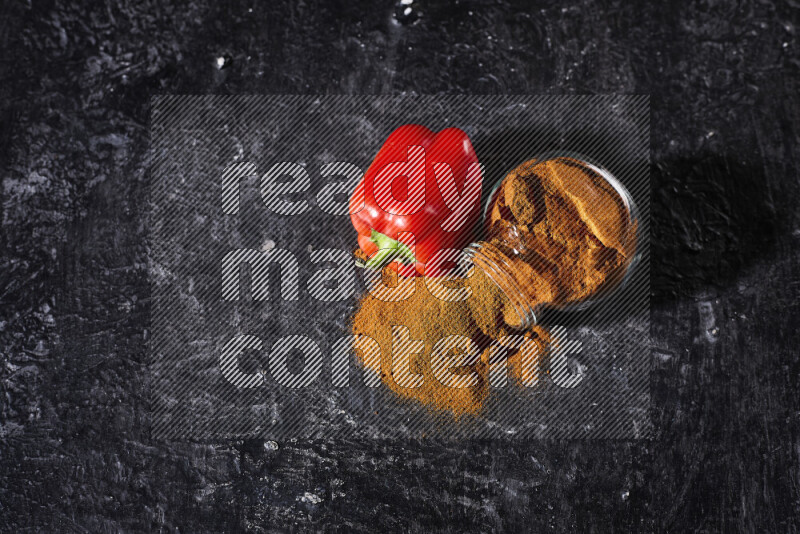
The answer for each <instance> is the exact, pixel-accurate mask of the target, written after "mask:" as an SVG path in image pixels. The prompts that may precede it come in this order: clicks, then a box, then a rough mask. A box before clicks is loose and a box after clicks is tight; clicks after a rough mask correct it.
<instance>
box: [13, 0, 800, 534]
mask: <svg viewBox="0 0 800 534" xmlns="http://www.w3.org/2000/svg"><path fill="white" fill-rule="evenodd" d="M87 5H90V6H91V7H78V6H64V5H59V6H57V7H56V6H55V5H54V4H53V3H51V2H35V1H33V2H26V1H24V0H12V1H9V2H4V3H3V4H2V6H1V7H0V43H1V44H2V57H0V81H1V82H2V83H0V96H2V104H0V106H1V107H0V163H2V180H3V190H2V199H3V202H2V208H0V209H1V210H2V212H1V215H2V234H1V239H2V241H0V247H2V256H1V259H0V261H2V264H1V266H0V299H1V301H2V306H1V307H0V347H1V348H2V355H3V367H2V369H0V373H2V374H1V375H0V380H1V381H0V384H2V385H1V386H0V387H2V399H1V400H0V424H1V425H2V426H0V526H2V528H3V530H4V531H8V532H21V531H26V530H31V531H36V530H39V531H43V532H117V531H145V532H147V531H155V532H158V531H165V532H166V531H169V532H175V531H180V532H203V531H212V532H213V531H219V532H222V531H252V532H270V531H287V530H314V529H319V530H322V529H325V528H329V529H331V530H337V529H338V530H341V531H348V532H353V531H355V532H358V531H369V530H377V529H380V530H398V531H400V530H402V531H408V530H411V531H419V532H423V531H431V530H443V531H451V532H456V531H468V532H472V531H475V532H477V531H503V530H505V531H522V530H535V531H542V530H557V531H563V530H578V531H597V532H605V531H609V530H612V529H615V530H619V531H659V530H672V531H683V530H698V531H708V532H712V531H737V530H738V531H767V532H796V531H798V530H800V400H799V399H800V386H799V385H798V380H799V379H800V376H799V375H800V363H798V362H800V359H798V357H797V355H796V346H797V344H798V341H800V339H799V338H798V335H797V332H796V329H797V327H798V320H797V316H798V311H800V310H798V307H799V306H798V296H800V295H798V293H800V291H799V289H800V282H799V281H798V269H799V268H800V252H798V247H797V245H798V241H800V226H799V225H798V217H797V216H798V208H797V207H796V204H797V198H798V197H797V194H798V177H797V170H796V169H797V158H798V136H799V135H800V134H798V127H797V118H798V111H800V106H799V105H798V98H797V93H798V69H799V68H800V61H798V59H797V58H798V55H799V54H798V37H797V32H798V29H797V24H798V19H799V18H800V17H798V13H799V11H800V7H798V4H797V3H796V2H794V1H787V2H774V3H773V2H769V1H755V0H754V1H749V2H748V1H742V2H728V3H723V2H714V1H705V2H696V3H692V4H687V5H685V6H683V7H681V8H678V7H675V8H668V7H664V6H663V5H662V4H661V3H656V2H652V3H646V4H645V3H635V2H606V3H604V7H598V6H595V5H594V4H590V3H589V2H545V3H541V4H540V6H537V7H534V8H529V7H523V6H522V4H521V3H520V4H507V3H504V2H497V3H494V2H459V3H454V4H450V3H441V4H436V5H433V4H432V3H431V2H428V1H425V0H419V1H416V0H415V2H414V3H413V4H412V7H411V12H409V13H408V14H405V7H403V6H400V5H395V4H392V3H389V2H383V3H378V4H376V5H371V4H368V3H366V2H363V3H362V2H327V3H322V2H318V3H296V4H293V5H291V6H290V5H282V4H278V3H266V2H264V3H260V4H256V3H255V2H231V3H225V2H204V3H189V4H185V5H182V6H180V7H178V6H172V5H169V4H166V3H163V2H155V1H151V2H140V3H136V4H135V5H134V4H133V3H129V2H119V3H114V4H113V5H112V4H109V5H105V4H102V3H87ZM640 5H641V6H645V5H646V6H649V7H647V8H643V7H637V6H640ZM250 9H252V12H251V11H250ZM398 20H400V21H399V22H398ZM218 58H222V59H221V60H219V61H218ZM220 67H221V68H220ZM401 91H415V92H419V93H435V92H442V91H454V92H474V93H494V92H511V93H524V92H545V93H574V92H620V93H651V94H652V100H651V102H652V109H653V110H652V116H651V125H652V149H653V150H652V156H653V162H654V164H653V177H652V180H653V211H652V217H653V234H654V236H653V237H654V240H653V244H654V250H653V258H654V261H653V273H652V274H653V314H652V321H653V328H652V337H653V345H654V348H653V377H652V391H653V419H654V423H655V426H656V430H657V432H658V436H659V437H658V438H657V439H655V440H653V441H639V442H610V441H575V442H567V443H564V442H552V443H549V442H499V443H498V442H472V443H465V444H463V445H460V446H453V445H445V444H437V443H435V442H430V441H422V442H403V443H396V442H378V443H376V442H355V441H353V442H348V441H342V440H337V441H335V442H319V441H318V442H312V443H309V442H285V443H277V444H276V443H273V442H267V443H264V442H243V443H235V444H226V445H218V446H211V445H196V444H187V443H159V442H153V441H151V440H150V439H149V437H148V404H147V398H148V390H147V383H146V361H145V355H146V349H145V343H146V341H147V321H148V282H147V268H146V263H147V248H146V235H147V228H146V226H145V224H144V221H145V218H144V207H145V205H146V194H147V172H146V168H147V146H148V129H147V120H148V105H149V96H150V95H151V94H155V93H175V92H188V93H209V92H214V93H295V92H299V93H317V92H321V93H376V92H401Z"/></svg>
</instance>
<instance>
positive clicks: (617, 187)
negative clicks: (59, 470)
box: [483, 150, 645, 325]
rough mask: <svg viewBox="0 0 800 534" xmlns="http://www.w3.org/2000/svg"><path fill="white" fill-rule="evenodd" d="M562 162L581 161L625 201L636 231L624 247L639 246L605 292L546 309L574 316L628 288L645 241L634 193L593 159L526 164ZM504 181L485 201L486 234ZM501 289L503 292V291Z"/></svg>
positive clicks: (545, 156) (544, 156)
mask: <svg viewBox="0 0 800 534" xmlns="http://www.w3.org/2000/svg"><path fill="white" fill-rule="evenodd" d="M560 158H569V159H573V160H577V161H580V162H581V163H583V164H585V165H586V166H587V167H588V168H589V169H590V170H592V171H593V172H594V173H595V174H597V175H598V176H600V177H601V178H602V179H603V180H605V182H606V183H608V185H609V186H611V187H612V188H613V189H614V191H615V192H616V193H617V195H619V198H620V200H621V201H622V203H623V205H624V206H625V208H626V210H627V213H628V224H629V227H630V228H632V229H633V230H632V233H630V234H629V235H628V236H627V241H626V243H625V244H626V245H627V244H628V243H630V242H633V243H634V244H635V245H636V248H635V251H634V252H633V254H632V255H631V257H630V259H629V260H628V261H627V265H626V267H625V271H624V273H623V274H622V276H621V277H620V278H619V280H618V281H617V282H615V283H614V284H612V285H610V286H608V287H607V288H605V289H602V290H601V291H600V292H599V293H598V294H596V295H593V296H591V297H589V298H587V299H585V300H582V301H577V302H570V303H566V304H560V305H553V304H550V305H547V307H548V308H551V309H553V310H558V311H564V312H575V311H583V310H585V309H587V308H588V307H590V306H593V305H594V304H596V303H597V302H598V301H602V300H605V299H606V298H608V297H609V296H610V295H611V294H612V293H614V292H615V290H617V289H619V288H621V287H623V286H625V285H626V284H628V283H629V282H630V279H631V278H632V276H633V273H634V271H636V267H637V266H638V265H639V263H640V261H641V259H642V250H643V248H644V247H642V246H641V245H642V240H643V238H644V237H645V229H644V228H643V227H642V224H641V218H640V212H639V208H638V206H637V205H636V202H634V200H633V196H632V195H631V193H630V192H629V191H628V189H627V188H626V187H625V185H623V184H622V182H620V181H619V179H617V177H616V176H614V175H613V174H612V173H611V171H609V170H608V169H606V168H605V167H603V166H602V165H601V164H600V163H598V162H596V161H594V160H593V159H592V158H589V157H587V156H584V155H583V154H580V153H578V152H572V151H568V150H560V151H551V152H544V153H541V154H538V155H536V156H534V157H532V158H529V159H528V160H526V161H529V162H537V163H538V162H544V161H549V160H555V159H560ZM505 178H506V176H502V177H501V178H499V179H498V180H496V182H495V183H494V185H492V188H491V190H490V191H489V194H488V195H486V197H485V199H486V200H485V204H484V206H483V221H484V228H483V230H484V231H486V228H485V224H486V221H487V220H488V217H489V211H490V208H491V206H492V204H493V201H494V200H495V197H496V196H497V194H498V191H499V189H500V187H501V186H502V185H503V182H504V181H505ZM487 244H488V243H487ZM498 252H499V251H498ZM494 271H495V272H497V269H496V268H495V269H494ZM490 278H491V279H492V281H494V282H495V283H498V279H499V280H501V281H502V280H503V279H509V278H510V277H509V276H508V275H506V274H505V273H499V272H497V278H495V277H492V276H491V275H490ZM498 285H499V284H498ZM500 289H503V288H502V287H500ZM523 313H524V312H523ZM535 316H536V315H535V314H534V317H535ZM532 324H533V325H535V324H536V322H535V321H534V322H533V323H532Z"/></svg>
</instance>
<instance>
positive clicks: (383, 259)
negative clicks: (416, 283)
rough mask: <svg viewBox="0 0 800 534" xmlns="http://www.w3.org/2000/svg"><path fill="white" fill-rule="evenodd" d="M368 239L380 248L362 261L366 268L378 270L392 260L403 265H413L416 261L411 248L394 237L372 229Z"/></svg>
mask: <svg viewBox="0 0 800 534" xmlns="http://www.w3.org/2000/svg"><path fill="white" fill-rule="evenodd" d="M369 239H370V241H372V242H373V243H375V245H377V247H378V249H380V250H378V252H376V253H375V254H374V255H373V256H372V257H371V258H370V259H369V260H367V261H366V262H364V267H366V268H368V269H375V270H380V269H383V268H384V267H385V266H386V265H388V264H389V263H391V262H393V261H399V262H400V263H403V264H405V265H413V264H414V263H415V262H416V261H417V259H416V257H415V256H414V253H413V252H412V251H411V249H410V248H408V246H406V245H404V244H403V243H401V242H400V241H398V240H396V239H392V238H391V237H389V236H387V235H384V234H382V233H380V232H377V231H375V230H372V233H371V234H370V237H369Z"/></svg>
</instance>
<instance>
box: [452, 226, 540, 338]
mask: <svg viewBox="0 0 800 534" xmlns="http://www.w3.org/2000/svg"><path fill="white" fill-rule="evenodd" d="M464 252H465V254H466V255H467V257H468V258H469V259H470V260H472V263H473V265H475V267H476V268H478V269H481V270H482V271H483V272H484V274H485V275H486V277H487V278H489V280H491V281H492V282H493V283H494V284H495V285H496V286H497V287H498V288H499V289H500V291H502V292H503V294H504V295H505V297H506V298H507V299H508V301H509V302H510V303H511V305H512V307H513V308H514V310H515V311H516V313H517V316H518V321H517V322H516V324H513V325H512V324H509V326H511V327H513V328H517V329H520V330H525V329H528V328H530V327H532V326H535V325H536V324H537V322H538V315H539V310H538V308H539V306H540V303H539V302H537V300H536V295H530V294H527V293H526V291H525V289H524V288H525V286H526V284H525V283H524V281H521V280H519V279H518V276H519V273H518V272H517V271H516V270H515V269H514V266H513V265H512V262H511V261H510V259H509V258H508V256H507V255H506V254H505V253H503V252H502V251H501V250H500V249H499V248H497V247H496V246H495V245H493V244H492V243H490V242H488V241H477V242H475V243H471V244H470V245H468V246H467V248H466V249H465V250H464Z"/></svg>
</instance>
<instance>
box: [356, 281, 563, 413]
mask: <svg viewBox="0 0 800 534" xmlns="http://www.w3.org/2000/svg"><path fill="white" fill-rule="evenodd" d="M383 274H384V282H388V283H387V286H389V287H392V286H396V284H398V283H407V284H414V286H415V287H414V292H413V294H412V295H411V297H410V298H408V299H407V300H403V301H398V302H384V301H383V300H380V299H378V298H375V296H373V295H372V294H370V293H367V294H366V295H365V296H364V297H363V298H362V299H361V301H360V302H359V308H358V311H357V313H356V314H355V317H354V318H353V323H352V329H353V333H354V334H362V335H367V336H369V337H371V338H373V339H374V340H375V341H377V342H378V344H379V345H380V348H381V360H380V368H376V367H373V369H374V370H375V371H377V372H380V375H381V379H382V380H383V383H384V384H386V385H387V386H388V387H389V389H391V390H392V391H394V392H395V393H397V394H398V395H400V396H401V397H404V398H406V399H411V400H414V401H417V402H420V403H423V404H425V405H427V406H429V407H431V408H434V409H439V410H447V411H449V412H451V413H452V414H453V415H455V416H457V417H458V416H461V415H465V414H470V413H476V412H478V411H480V409H481V408H482V407H483V404H484V402H485V400H486V398H487V396H488V394H489V364H490V358H491V357H492V349H491V346H490V344H491V341H492V339H493V338H499V337H501V336H500V335H498V333H497V332H494V331H492V330H488V331H484V329H483V328H482V327H481V325H489V324H492V323H493V321H490V320H487V319H484V318H482V317H481V315H480V312H479V311H477V310H473V309H472V308H471V307H470V302H472V301H473V300H475V301H477V300H480V299H481V298H482V295H479V294H473V297H470V298H469V299H467V300H466V301H460V302H446V301H444V300H440V299H438V298H436V297H435V296H434V295H432V294H431V293H430V291H429V290H428V287H427V286H426V284H425V279H424V278H422V277H418V278H415V279H410V280H404V281H403V280H398V279H397V275H396V273H394V272H391V271H389V270H388V269H385V270H384V273H383ZM477 274H478V273H477V270H476V275H477ZM391 278H394V280H387V279H391ZM473 278H474V276H473ZM487 283H488V284H491V283H492V282H491V281H487ZM488 284H487V286H488ZM492 313H493V312H492ZM392 326H395V327H396V326H405V327H407V328H408V336H409V337H410V338H411V339H412V340H420V341H422V342H423V343H424V347H423V349H422V351H420V352H419V353H417V354H411V355H410V358H409V365H408V368H409V371H410V372H411V374H413V375H415V376H418V377H421V380H420V381H419V384H418V385H417V386H416V387H404V386H405V385H406V384H407V383H408V382H407V380H408V377H407V376H398V370H397V368H396V367H395V368H394V369H393V358H392V338H393V336H392ZM487 334H488V335H487ZM451 335H461V336H467V337H469V338H470V339H471V340H472V341H473V342H474V343H475V345H476V346H477V348H478V353H476V354H475V356H474V357H473V358H472V359H471V360H467V361H465V362H464V365H461V366H457V367H454V368H452V369H451V372H452V373H453V374H454V375H456V376H463V377H464V378H465V380H466V381H468V382H469V385H467V386H466V387H450V386H447V385H444V384H443V383H442V382H441V381H440V380H439V379H437V377H436V376H435V374H434V371H433V369H432V366H431V355H432V351H433V348H434V345H435V344H436V343H437V342H438V341H439V340H441V339H443V338H446V337H447V336H451ZM520 335H524V337H525V338H527V339H530V340H531V342H532V343H534V344H536V346H537V350H526V351H521V350H512V351H510V352H511V354H510V355H507V356H506V354H500V356H501V357H502V356H506V357H507V358H508V359H507V361H506V364H507V366H508V376H509V378H510V381H511V383H512V384H516V385H522V384H530V383H532V382H533V381H535V380H536V378H537V377H538V376H539V372H540V367H541V361H542V357H541V356H542V354H544V351H545V345H546V343H547V340H548V338H547V335H546V332H545V331H544V330H543V329H541V328H538V327H537V328H534V329H533V330H531V331H530V332H526V333H524V334H521V333H520ZM529 346H532V345H529ZM395 348H397V347H395ZM359 356H362V355H361V354H359ZM362 362H363V363H364V364H365V365H367V366H376V364H377V362H374V361H366V360H362Z"/></svg>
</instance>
